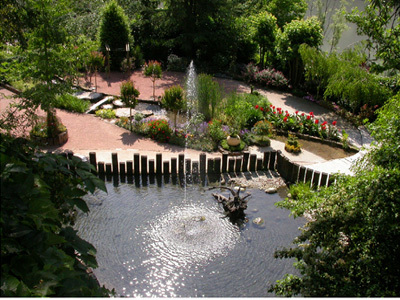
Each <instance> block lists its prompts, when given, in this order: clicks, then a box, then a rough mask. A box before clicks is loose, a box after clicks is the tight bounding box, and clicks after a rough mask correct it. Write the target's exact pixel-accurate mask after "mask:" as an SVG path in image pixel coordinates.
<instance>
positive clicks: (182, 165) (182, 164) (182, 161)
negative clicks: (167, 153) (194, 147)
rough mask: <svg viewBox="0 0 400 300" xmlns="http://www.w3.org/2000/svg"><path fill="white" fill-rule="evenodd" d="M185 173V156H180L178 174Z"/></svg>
mask: <svg viewBox="0 0 400 300" xmlns="http://www.w3.org/2000/svg"><path fill="white" fill-rule="evenodd" d="M184 171H185V154H179V155H178V172H179V174H184Z"/></svg>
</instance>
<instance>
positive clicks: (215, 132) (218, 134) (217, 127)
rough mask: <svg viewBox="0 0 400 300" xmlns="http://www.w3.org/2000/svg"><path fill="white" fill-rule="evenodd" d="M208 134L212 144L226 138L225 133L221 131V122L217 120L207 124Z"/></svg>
mask: <svg viewBox="0 0 400 300" xmlns="http://www.w3.org/2000/svg"><path fill="white" fill-rule="evenodd" d="M208 133H209V135H210V137H211V139H212V140H213V141H214V142H217V143H218V142H219V141H220V140H222V139H224V138H226V132H225V131H223V130H222V122H221V121H219V120H212V121H210V122H209V123H208Z"/></svg>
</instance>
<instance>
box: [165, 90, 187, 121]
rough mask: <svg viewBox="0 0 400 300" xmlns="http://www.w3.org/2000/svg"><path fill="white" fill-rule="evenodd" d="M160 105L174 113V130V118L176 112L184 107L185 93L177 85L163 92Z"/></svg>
mask: <svg viewBox="0 0 400 300" xmlns="http://www.w3.org/2000/svg"><path fill="white" fill-rule="evenodd" d="M161 103H162V105H163V106H165V107H166V108H167V109H170V110H172V112H173V113H174V128H175V129H176V117H177V115H178V112H179V110H181V109H183V108H185V106H186V99H185V93H184V91H183V89H182V87H181V86H179V85H174V86H172V87H170V88H169V89H167V90H165V92H164V96H163V97H162V99H161Z"/></svg>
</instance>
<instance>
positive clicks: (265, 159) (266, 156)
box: [263, 151, 271, 170]
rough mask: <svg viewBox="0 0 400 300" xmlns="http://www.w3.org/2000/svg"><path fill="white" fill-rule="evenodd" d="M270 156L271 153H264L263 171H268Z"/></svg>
mask: <svg viewBox="0 0 400 300" xmlns="http://www.w3.org/2000/svg"><path fill="white" fill-rule="evenodd" d="M270 155H271V152H269V151H267V152H264V161H263V169H264V170H268V166H269V157H270Z"/></svg>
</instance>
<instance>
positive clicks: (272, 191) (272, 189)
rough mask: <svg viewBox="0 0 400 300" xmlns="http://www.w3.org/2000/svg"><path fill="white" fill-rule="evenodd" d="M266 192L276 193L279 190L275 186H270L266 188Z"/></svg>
mask: <svg viewBox="0 0 400 300" xmlns="http://www.w3.org/2000/svg"><path fill="white" fill-rule="evenodd" d="M265 192H266V193H268V194H275V193H277V192H278V190H277V189H276V188H274V187H270V188H267V189H266V190H265Z"/></svg>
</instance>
